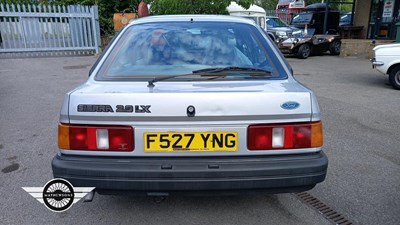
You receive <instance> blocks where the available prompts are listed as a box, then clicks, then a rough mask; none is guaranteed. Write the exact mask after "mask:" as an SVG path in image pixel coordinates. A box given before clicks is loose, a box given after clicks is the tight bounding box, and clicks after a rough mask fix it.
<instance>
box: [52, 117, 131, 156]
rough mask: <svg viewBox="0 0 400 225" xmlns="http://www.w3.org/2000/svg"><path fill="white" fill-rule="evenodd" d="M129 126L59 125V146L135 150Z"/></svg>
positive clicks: (81, 148)
mask: <svg viewBox="0 0 400 225" xmlns="http://www.w3.org/2000/svg"><path fill="white" fill-rule="evenodd" d="M133 146H134V145H133V128H132V127H129V126H82V125H67V124H59V125H58V147H59V148H61V149H73V150H94V151H123V152H129V151H133V149H134V148H133Z"/></svg>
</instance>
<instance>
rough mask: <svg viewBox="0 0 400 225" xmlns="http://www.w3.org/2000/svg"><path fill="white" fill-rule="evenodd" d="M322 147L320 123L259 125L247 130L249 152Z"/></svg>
mask: <svg viewBox="0 0 400 225" xmlns="http://www.w3.org/2000/svg"><path fill="white" fill-rule="evenodd" d="M322 145H323V134H322V123H321V122H320V121H319V122H312V123H297V124H260V125H251V126H249V127H248V129H247V148H248V149H249V150H277V149H299V148H317V147H321V146H322Z"/></svg>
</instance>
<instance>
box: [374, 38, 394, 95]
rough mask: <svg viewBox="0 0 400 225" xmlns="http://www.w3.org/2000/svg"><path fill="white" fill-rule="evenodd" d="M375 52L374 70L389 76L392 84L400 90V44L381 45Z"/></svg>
mask: <svg viewBox="0 0 400 225" xmlns="http://www.w3.org/2000/svg"><path fill="white" fill-rule="evenodd" d="M373 51H374V52H373V58H372V59H371V63H372V68H374V69H376V70H378V71H379V72H381V73H383V74H385V75H386V74H388V75H389V82H390V84H391V85H392V86H393V87H394V88H395V89H397V90H400V44H388V45H379V46H376V47H375V48H374V49H373Z"/></svg>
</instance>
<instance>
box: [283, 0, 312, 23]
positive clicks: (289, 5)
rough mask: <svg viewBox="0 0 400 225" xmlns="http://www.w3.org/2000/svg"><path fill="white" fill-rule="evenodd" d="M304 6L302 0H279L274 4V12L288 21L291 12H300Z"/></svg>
mask: <svg viewBox="0 0 400 225" xmlns="http://www.w3.org/2000/svg"><path fill="white" fill-rule="evenodd" d="M305 7H306V2H305V1H304V0H279V2H278V4H277V5H276V13H277V16H278V17H279V18H281V19H282V20H285V21H286V22H287V23H289V22H290V20H291V19H292V18H293V14H297V13H299V12H301V11H302V10H303V9H304V8H305Z"/></svg>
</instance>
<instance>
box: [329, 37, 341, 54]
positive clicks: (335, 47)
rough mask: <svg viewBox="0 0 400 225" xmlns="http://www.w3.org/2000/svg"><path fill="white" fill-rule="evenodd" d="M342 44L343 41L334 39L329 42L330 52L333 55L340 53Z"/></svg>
mask: <svg viewBox="0 0 400 225" xmlns="http://www.w3.org/2000/svg"><path fill="white" fill-rule="evenodd" d="M341 46H342V43H341V42H340V41H337V40H335V41H332V43H330V44H329V52H330V53H331V55H339V54H340V48H341Z"/></svg>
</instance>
